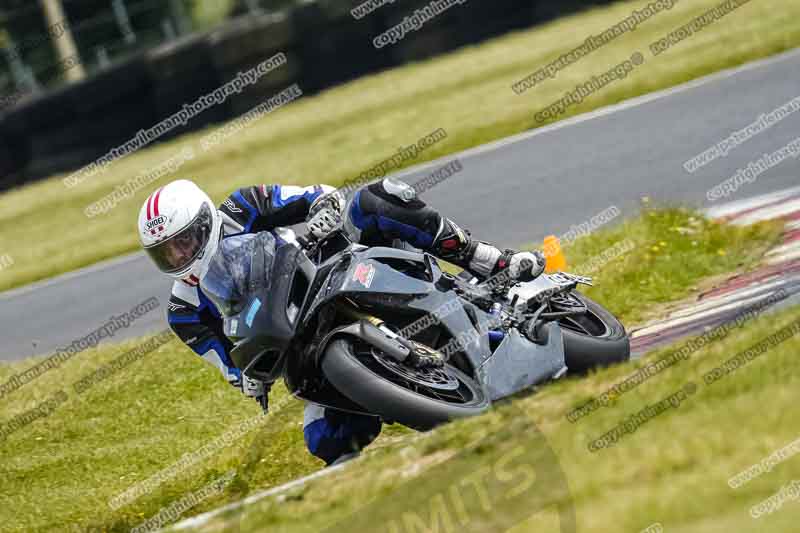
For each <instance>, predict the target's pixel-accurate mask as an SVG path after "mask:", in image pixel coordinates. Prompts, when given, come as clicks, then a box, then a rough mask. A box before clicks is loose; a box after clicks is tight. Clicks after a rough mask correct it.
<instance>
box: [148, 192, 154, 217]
mask: <svg viewBox="0 0 800 533" xmlns="http://www.w3.org/2000/svg"><path fill="white" fill-rule="evenodd" d="M152 202H153V195H152V194H151V195H150V196H148V197H147V220H150V219H151V218H153V215H152V214H151V211H150V206H151V205H152Z"/></svg>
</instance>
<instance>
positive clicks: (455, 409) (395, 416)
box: [322, 337, 491, 431]
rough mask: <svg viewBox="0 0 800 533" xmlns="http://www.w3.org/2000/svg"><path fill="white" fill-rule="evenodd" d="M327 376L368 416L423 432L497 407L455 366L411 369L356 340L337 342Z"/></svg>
mask: <svg viewBox="0 0 800 533" xmlns="http://www.w3.org/2000/svg"><path fill="white" fill-rule="evenodd" d="M322 370H323V372H324V374H325V377H326V378H327V379H328V380H329V381H330V382H331V384H332V385H333V386H334V387H335V388H336V389H337V390H338V391H339V392H341V393H342V394H344V395H345V396H347V397H348V398H350V399H351V400H352V401H354V402H356V403H357V404H359V405H360V406H361V407H363V408H364V409H365V410H367V411H369V412H371V413H374V414H376V415H379V416H380V417H381V418H383V419H384V420H388V421H393V422H398V423H400V424H403V425H404V426H408V427H410V428H414V429H418V430H423V431H424V430H428V429H432V428H433V427H435V426H437V425H439V424H443V423H445V422H448V421H451V420H455V419H459V418H465V417H470V416H476V415H479V414H481V413H483V412H485V411H486V410H487V409H488V408H489V406H490V403H491V402H490V401H489V398H488V397H487V396H486V394H485V393H484V390H483V388H482V387H481V386H480V385H479V384H478V383H476V382H475V381H474V380H473V379H472V378H470V377H469V376H468V375H466V374H465V373H463V372H461V371H460V370H458V369H457V368H455V367H453V366H451V365H445V367H444V368H443V369H438V370H420V369H416V368H411V367H408V366H406V365H403V364H401V363H398V362H396V361H394V360H392V359H390V358H389V357H387V356H384V355H383V354H381V353H380V352H377V351H376V350H375V349H374V348H372V347H371V346H369V345H368V344H367V343H365V342H364V341H362V340H361V339H358V338H355V337H342V338H339V339H335V340H333V341H331V343H330V344H329V345H328V347H327V348H326V350H325V354H324V356H323V358H322Z"/></svg>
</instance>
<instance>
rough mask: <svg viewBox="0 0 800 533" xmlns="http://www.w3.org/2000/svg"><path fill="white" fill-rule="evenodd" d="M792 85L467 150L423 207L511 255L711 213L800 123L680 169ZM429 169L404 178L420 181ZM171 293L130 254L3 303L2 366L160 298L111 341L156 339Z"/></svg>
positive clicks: (772, 67) (773, 79)
mask: <svg viewBox="0 0 800 533" xmlns="http://www.w3.org/2000/svg"><path fill="white" fill-rule="evenodd" d="M798 82H800V51H793V52H789V53H787V54H783V55H781V56H778V57H776V58H772V59H769V60H766V61H762V62H758V63H755V64H751V65H746V66H745V67H742V68H739V69H735V70H733V71H730V72H726V73H721V74H717V75H714V76H711V77H709V78H706V79H703V80H700V81H698V82H693V83H690V84H687V85H686V86H682V87H678V88H676V89H672V90H668V91H664V92H662V93H657V94H655V95H648V96H646V97H643V98H639V99H635V100H631V101H628V102H625V103H623V104H621V105H619V106H615V107H613V108H606V109H603V110H600V111H597V112H594V113H591V114H588V115H583V116H581V117H576V118H575V119H570V120H567V121H564V122H561V123H558V124H556V125H553V126H549V127H546V128H541V129H539V130H536V131H534V132H529V133H526V134H523V135H519V136H515V137H513V138H510V139H506V140H504V141H501V142H498V143H492V144H490V145H487V146H484V147H480V148H477V149H474V150H469V151H467V152H464V153H462V154H460V155H458V156H450V157H448V158H447V160H451V159H453V158H454V157H458V158H459V159H460V161H461V162H462V164H463V165H464V170H463V171H462V172H460V173H458V174H456V175H455V176H453V177H452V178H450V179H449V180H448V181H447V182H445V183H443V184H440V185H438V186H436V187H435V188H433V189H431V190H430V191H428V192H426V193H425V194H424V195H423V198H424V199H425V200H426V201H427V202H428V203H430V204H432V205H434V206H436V207H437V208H439V209H440V210H441V211H442V212H443V213H444V214H445V215H447V216H449V217H451V218H453V219H455V220H457V221H458V222H459V223H460V224H462V225H463V226H465V227H467V228H470V229H471V230H472V231H473V233H474V234H475V235H477V236H478V237H479V238H481V239H485V240H491V241H494V242H496V243H498V244H502V245H506V246H516V245H520V244H526V243H533V242H536V241H539V240H540V239H541V238H542V237H543V236H544V235H546V234H557V235H559V234H561V233H563V232H566V231H567V230H569V228H570V226H571V225H578V224H580V223H582V222H584V221H587V220H588V219H589V218H591V217H592V216H593V215H595V214H597V213H599V212H601V211H603V210H605V209H606V208H608V207H610V206H612V205H616V206H617V207H618V208H619V209H621V210H622V212H623V215H624V216H632V215H634V214H635V213H636V211H637V210H638V206H639V202H640V199H641V197H642V196H649V197H651V198H652V199H653V200H655V201H657V202H670V203H681V204H684V205H691V206H698V207H699V206H707V205H709V204H708V202H707V201H706V199H705V193H706V191H707V190H708V189H710V188H711V187H713V186H715V185H717V184H718V183H720V182H721V181H723V180H726V179H728V178H729V177H730V176H732V175H733V174H734V173H735V172H736V170H737V169H738V168H740V167H745V166H747V164H748V163H749V162H750V161H753V160H755V159H758V158H759V157H760V156H761V155H763V154H764V153H765V152H768V153H771V152H773V151H775V150H778V149H779V148H782V147H784V146H785V145H786V144H788V143H789V142H790V141H792V140H793V139H794V138H795V137H797V124H798V122H800V114H799V115H797V116H791V117H789V118H787V119H785V120H784V121H783V122H781V123H779V124H778V125H776V126H774V127H772V128H771V129H769V130H767V131H766V132H763V133H761V134H759V135H758V136H756V137H755V138H753V139H751V140H749V141H748V142H747V143H745V144H744V145H742V146H740V147H738V148H736V149H735V150H733V151H732V152H731V153H730V154H728V156H727V157H725V158H721V159H718V160H716V161H714V162H713V163H711V164H710V165H707V166H706V167H704V168H701V169H700V170H698V171H697V172H696V173H694V174H688V173H687V172H686V171H685V170H684V169H683V166H682V165H683V163H684V161H686V160H687V159H689V158H691V157H693V156H695V155H697V154H699V153H700V152H702V151H704V150H706V149H707V148H710V147H711V146H712V145H714V144H716V143H717V142H719V141H721V140H722V139H724V138H726V137H728V135H730V134H731V133H732V132H733V131H735V130H739V129H741V128H743V127H744V126H746V125H748V124H750V123H751V122H753V121H755V120H756V119H757V118H758V117H759V115H761V114H762V113H768V112H770V111H772V110H773V109H775V108H777V107H779V106H781V105H784V104H785V103H787V102H788V101H789V100H791V99H793V98H795V97H797V96H800V83H798ZM509 91H510V89H509ZM519 98H528V99H529V101H530V103H531V110H532V113H533V111H534V110H535V109H538V108H537V105H539V104H541V102H538V101H537V100H536V97H535V91H534V92H531V93H530V94H526V95H525V96H520V97H519ZM439 164H441V162H439ZM435 166H437V164H432V165H424V166H421V167H418V168H415V169H412V170H410V171H408V172H404V173H402V174H401V175H400V177H401V178H402V179H405V180H406V181H415V180H417V179H419V178H421V177H424V176H425V175H426V174H427V173H428V172H429V171H430V170H431V169H432V168H434V167H435ZM320 181H323V182H324V177H323V176H321V177H320ZM798 183H800V161H798V160H796V159H790V160H788V161H785V162H783V163H782V164H781V165H780V166H778V167H776V168H773V169H771V170H769V171H768V172H767V173H765V174H764V175H762V176H760V177H759V178H758V180H757V181H756V182H754V183H751V184H745V185H744V186H743V187H742V188H741V189H740V190H739V191H738V193H736V194H735V195H733V196H732V197H730V198H728V199H727V200H732V199H737V198H741V197H745V196H751V195H755V194H761V193H766V192H770V191H775V190H779V189H784V188H788V187H791V186H793V185H797V184H798ZM722 201H726V200H722ZM169 286H170V283H169V281H168V280H166V279H164V278H163V277H162V276H159V275H158V274H157V273H156V271H155V269H154V268H153V267H152V266H151V265H150V264H149V263H148V261H147V259H146V258H145V257H143V256H142V255H134V256H129V257H126V258H123V259H121V260H116V261H112V262H110V263H107V264H102V265H98V266H95V267H91V268H89V269H86V270H83V271H78V272H75V273H72V274H68V275H65V276H62V277H60V278H56V279H54V280H51V281H49V282H46V283H43V284H40V285H35V286H30V287H24V288H21V289H17V290H14V291H10V292H8V293H4V294H2V295H0V323H2V324H3V347H2V351H1V353H0V359H1V360H11V359H18V358H22V357H27V356H30V355H34V354H43V353H48V352H51V351H52V350H54V349H56V348H57V347H60V346H64V345H68V344H69V343H71V342H72V341H73V340H75V339H78V338H80V337H82V336H84V335H86V334H87V333H89V332H90V331H92V330H94V329H96V328H97V327H99V326H101V325H102V324H103V323H104V322H105V321H106V320H107V319H108V318H109V317H110V316H112V315H115V314H120V313H122V312H124V311H127V310H128V309H130V308H131V307H133V306H134V305H135V304H137V303H139V302H141V301H143V300H145V299H147V298H149V297H151V296H157V297H158V298H159V300H160V302H161V305H162V308H161V309H160V310H156V311H153V312H151V313H149V314H148V315H146V316H144V317H142V318H141V319H139V320H138V321H137V322H136V323H135V324H134V325H133V326H132V327H130V328H128V329H126V330H124V331H122V332H120V333H118V334H117V336H116V337H115V340H120V339H124V338H128V337H135V336H140V335H143V334H145V333H148V332H151V331H155V330H157V329H161V328H163V327H164V323H165V322H164V313H165V309H166V301H167V298H168V293H169Z"/></svg>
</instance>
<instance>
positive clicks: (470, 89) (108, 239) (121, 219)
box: [0, 0, 800, 290]
mask: <svg viewBox="0 0 800 533" xmlns="http://www.w3.org/2000/svg"><path fill="white" fill-rule="evenodd" d="M646 3H647V2H620V3H616V4H613V5H611V6H607V7H604V8H598V9H595V10H592V11H588V12H585V13H581V14H577V15H575V16H571V17H567V18H564V19H560V20H558V21H555V22H553V23H550V24H547V25H545V26H541V27H538V28H534V29H531V30H527V31H521V32H517V33H514V34H510V35H507V36H504V37H501V38H497V39H494V40H492V41H489V42H487V43H484V44H482V45H480V46H473V47H466V48H464V49H462V50H459V51H456V52H454V53H451V54H448V55H446V56H443V57H439V58H435V59H432V60H429V61H424V62H420V63H415V64H411V65H408V66H405V67H402V68H397V69H394V70H392V71H388V72H384V73H381V74H378V75H375V76H371V77H368V78H364V79H361V80H357V81H354V82H352V83H349V84H347V85H344V86H341V87H337V88H334V89H332V90H329V91H326V92H324V93H322V94H320V95H317V96H314V97H313V98H304V99H302V100H301V101H299V102H297V103H296V104H292V105H291V106H290V107H289V108H287V109H283V110H279V111H278V112H276V113H274V114H273V115H270V116H268V117H266V118H264V119H263V120H261V121H260V122H258V123H256V124H255V125H253V126H251V127H250V128H249V129H247V130H246V131H244V132H242V133H240V134H238V135H237V136H236V137H235V138H234V139H231V140H229V141H228V142H227V143H225V144H223V145H222V146H220V147H218V148H216V149H215V150H213V151H211V152H207V153H200V149H199V138H200V135H203V134H204V132H199V133H195V134H191V135H186V136H184V137H181V138H179V139H176V140H174V141H171V142H168V143H164V144H161V145H158V146H155V147H152V148H150V149H147V150H143V151H141V152H140V153H136V154H134V155H132V156H130V157H128V158H125V159H123V160H121V161H119V162H117V163H115V164H113V165H112V166H111V168H110V169H109V171H108V172H107V173H106V174H105V175H102V176H100V175H98V176H95V177H92V178H90V179H88V180H86V181H85V182H84V183H82V184H81V185H79V186H78V187H75V188H72V189H67V188H65V187H64V186H63V184H62V182H61V181H60V178H61V177H62V176H56V177H53V178H52V179H49V180H45V181H42V182H39V183H35V184H32V185H29V186H27V187H24V188H21V189H19V190H15V191H11V192H9V193H7V194H4V195H3V196H2V197H0V254H3V253H8V254H10V255H11V256H12V257H13V259H14V261H15V264H14V266H13V267H11V268H7V269H4V270H2V271H0V290H2V289H7V288H10V287H14V286H18V285H21V284H24V283H28V282H32V281H35V280H39V279H43V278H47V277H50V276H53V275H56V274H59V273H62V272H65V271H69V270H73V269H75V268H78V267H81V266H85V265H88V264H91V263H94V262H96V261H99V260H102V259H107V258H111V257H114V256H117V255H119V254H122V253H125V252H130V251H133V250H135V249H136V248H137V237H136V231H135V220H136V215H137V212H138V208H139V206H140V205H141V204H142V202H143V201H144V199H145V198H146V197H147V195H148V194H149V193H150V192H151V191H152V189H154V188H155V187H157V186H160V185H163V184H164V183H166V182H167V181H168V180H170V179H171V178H173V177H187V178H191V179H194V180H196V181H197V182H198V183H199V184H201V185H202V186H203V187H205V188H206V189H207V190H208V191H209V192H210V194H211V195H212V197H213V198H214V199H215V200H218V201H221V200H222V199H223V198H224V197H225V196H226V195H227V194H229V193H230V191H232V190H234V189H235V188H237V187H241V186H244V185H250V184H253V183H262V182H267V183H272V182H281V183H294V184H311V183H319V182H325V183H330V184H333V185H336V184H340V183H342V182H344V181H347V180H351V179H353V178H354V177H356V176H358V175H359V174H361V173H362V172H363V171H365V170H367V169H369V168H371V167H372V166H374V165H375V164H377V163H378V162H380V161H382V160H384V159H386V158H388V157H391V156H392V155H393V154H394V153H395V151H396V150H397V148H398V146H406V145H409V144H411V143H414V142H416V141H417V139H419V138H421V137H423V136H424V135H427V134H428V133H430V132H431V131H433V130H436V129H438V128H444V129H445V130H446V131H447V133H448V137H447V139H446V140H444V141H442V142H440V143H438V144H437V145H435V146H434V147H433V148H431V149H430V150H428V151H426V152H424V153H423V154H422V155H421V156H420V157H419V158H418V160H417V161H409V162H408V164H412V163H418V162H422V161H425V160H430V159H433V158H437V157H440V156H443V155H446V154H450V153H453V152H455V151H458V150H462V149H465V148H468V147H472V146H476V145H480V144H482V143H486V142H488V141H491V140H495V139H499V138H502V137H505V136H508V135H511V134H514V133H518V132H522V131H525V130H529V129H531V128H534V127H536V126H537V124H536V122H535V120H534V114H535V113H536V112H538V111H540V110H541V109H543V108H544V107H545V106H547V105H549V104H550V103H552V102H553V101H554V100H556V99H557V98H560V97H561V96H563V94H564V92H565V91H566V90H567V89H573V88H574V87H575V85H577V84H579V83H582V82H584V81H586V80H587V79H589V78H590V77H591V76H592V75H595V74H599V73H601V72H603V71H605V70H607V69H608V68H610V67H611V66H613V65H616V64H618V63H619V62H620V61H622V60H623V59H625V58H628V57H630V55H631V54H632V52H633V51H636V50H639V51H642V53H644V54H645V56H646V57H647V61H646V63H645V64H644V65H643V66H641V67H639V68H637V69H636V71H635V72H634V73H633V74H632V75H630V76H629V77H628V78H626V79H625V80H624V81H621V82H619V83H615V84H612V85H610V86H608V87H607V88H605V89H604V90H603V91H601V92H599V93H598V94H595V95H593V96H591V97H589V98H587V99H586V100H584V102H583V103H582V104H581V105H580V106H577V107H574V108H570V110H569V112H568V113H567V115H564V116H565V117H566V116H569V115H570V114H575V113H582V112H586V111H589V110H591V109H595V108H597V107H601V106H605V105H609V104H613V103H616V102H620V101H622V100H625V99H628V98H631V97H634V96H637V95H641V94H643V93H648V92H651V91H654V90H657V89H661V88H665V87H670V86H673V85H675V84H678V83H681V82H684V81H687V80H690V79H693V78H696V77H698V76H701V75H703V74H708V73H711V72H715V71H718V70H720V69H724V68H726V67H731V66H735V65H739V64H741V63H744V62H747V61H750V60H753V59H757V58H761V57H765V56H769V55H772V54H775V53H777V52H780V51H783V50H787V49H790V48H793V47H795V46H797V45H798V44H800V4H798V3H796V2H784V1H780V0H758V1H753V2H750V3H748V4H746V5H745V6H744V7H742V8H740V9H739V10H737V11H736V12H734V13H732V14H730V15H728V16H727V17H725V18H723V19H722V20H720V21H718V22H716V23H715V24H714V25H712V26H711V27H708V28H706V29H705V30H704V31H702V32H701V33H698V34H696V35H694V36H693V37H692V38H690V39H687V40H686V41H684V42H682V43H681V44H680V45H678V46H675V47H673V48H672V49H670V50H669V51H668V52H666V53H664V54H662V55H659V56H658V57H651V56H650V53H649V51H648V49H647V47H648V45H649V44H650V43H651V42H652V41H655V40H657V39H659V38H661V37H663V36H664V35H666V34H667V33H669V32H670V31H672V30H674V29H676V28H678V27H680V26H682V25H683V24H685V23H687V22H688V21H689V20H691V19H692V18H693V17H694V16H697V15H699V14H701V13H702V12H703V11H705V10H707V9H708V8H710V7H712V6H714V5H716V4H717V3H718V2H717V0H693V1H692V2H688V1H682V2H680V3H678V4H677V5H676V6H675V7H674V8H673V9H672V10H670V11H667V12H664V13H661V14H659V15H658V16H656V17H655V18H653V19H651V20H649V21H648V22H646V23H644V24H642V25H641V26H640V27H639V28H638V29H637V30H636V31H634V32H632V33H629V34H626V35H624V36H622V37H620V38H618V39H617V40H616V41H614V42H613V43H611V44H609V45H607V46H605V47H603V48H601V49H600V50H597V51H595V52H594V53H593V54H592V55H591V56H590V57H588V58H585V59H583V60H581V61H580V62H578V63H576V64H574V65H572V66H570V67H569V68H568V69H566V70H564V71H562V72H560V73H559V74H558V76H557V77H556V78H555V79H552V80H548V81H547V82H545V83H543V84H542V85H540V86H538V87H536V88H535V89H533V90H529V91H527V92H526V93H525V94H524V95H522V96H518V95H516V94H515V93H514V92H513V91H512V90H511V84H512V83H514V82H516V81H518V80H519V79H521V78H523V77H525V76H527V75H529V74H530V73H532V72H533V71H535V70H536V69H538V68H540V67H542V66H544V65H546V64H547V63H549V61H551V60H552V59H553V58H555V57H557V56H559V55H560V54H562V53H564V52H566V51H567V50H569V49H571V48H574V47H575V46H576V45H578V44H580V43H582V42H583V41H584V40H585V38H586V37H587V36H588V35H589V34H597V33H600V32H601V31H603V30H605V29H607V28H608V27H610V26H612V25H614V24H616V23H618V22H619V21H621V20H623V19H624V18H625V17H627V16H629V15H630V13H631V11H632V10H633V9H634V8H641V7H643V6H644V5H646ZM189 145H191V146H194V147H195V149H196V151H197V152H198V153H200V154H199V155H198V157H196V158H195V159H194V160H193V161H190V162H189V163H187V164H186V165H184V166H183V167H182V168H181V170H180V171H179V172H178V173H177V174H176V175H174V176H170V177H164V178H162V179H161V180H159V181H157V182H155V183H153V184H152V185H151V186H150V187H148V188H147V190H141V191H139V192H138V193H137V194H136V195H135V197H133V198H131V199H128V200H126V201H124V202H122V203H121V204H120V205H118V206H117V207H116V208H115V209H114V210H112V211H111V212H109V213H108V214H106V215H103V216H99V217H96V218H94V219H91V220H89V219H87V218H86V217H85V216H84V214H83V211H84V209H85V208H86V206H88V205H89V204H90V203H93V202H95V201H97V200H98V199H100V198H101V197H103V196H105V195H106V194H109V193H110V192H111V191H112V190H113V189H114V187H115V186H117V185H122V184H123V183H125V182H126V180H128V179H130V178H133V177H134V176H136V175H137V174H139V173H140V172H144V171H147V170H149V169H152V168H153V167H155V166H157V165H159V164H160V163H162V162H163V161H164V160H166V159H168V158H170V157H173V156H174V155H175V154H177V153H178V152H179V151H180V149H181V148H182V147H184V146H189ZM42 213H46V215H47V216H44V217H43V216H42ZM20 228H24V235H25V237H24V238H20V237H19V235H20Z"/></svg>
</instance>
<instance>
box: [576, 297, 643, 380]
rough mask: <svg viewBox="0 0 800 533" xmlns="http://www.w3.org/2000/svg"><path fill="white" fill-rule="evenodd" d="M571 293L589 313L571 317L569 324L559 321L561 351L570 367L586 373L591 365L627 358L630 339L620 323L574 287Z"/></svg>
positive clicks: (620, 360)
mask: <svg viewBox="0 0 800 533" xmlns="http://www.w3.org/2000/svg"><path fill="white" fill-rule="evenodd" d="M572 296H574V297H575V298H577V299H578V300H580V301H581V302H583V304H584V305H586V307H587V308H588V309H589V313H588V316H586V317H578V318H577V319H572V322H573V323H571V324H567V325H565V323H564V321H562V322H561V326H562V328H561V329H562V331H563V333H564V355H565V359H566V364H567V368H568V369H569V371H570V372H576V373H585V372H588V371H589V370H591V369H593V368H597V367H604V366H609V365H613V364H617V363H623V362H625V361H628V360H629V359H630V358H631V343H630V339H629V338H628V334H627V333H626V332H625V327H624V326H623V325H622V323H621V322H620V321H619V320H617V318H616V317H615V316H614V315H612V314H611V312H609V311H608V310H607V309H606V308H605V307H603V306H602V305H600V304H598V303H597V302H595V301H594V300H592V299H590V298H589V297H587V296H584V295H583V294H581V293H579V292H577V291H573V292H572ZM575 322H577V324H576V323H575ZM601 324H602V325H601ZM580 329H584V332H583V333H579V331H578V330H580Z"/></svg>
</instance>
